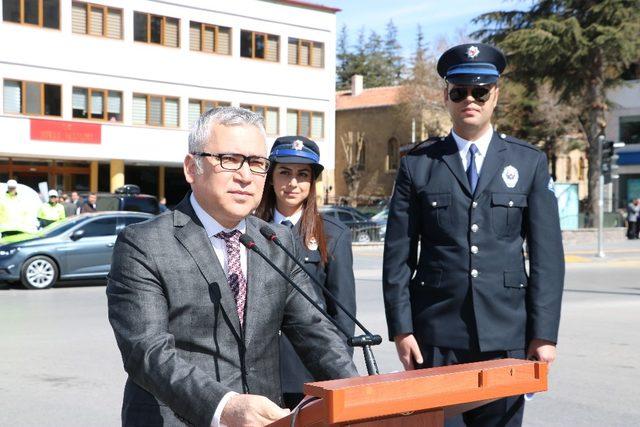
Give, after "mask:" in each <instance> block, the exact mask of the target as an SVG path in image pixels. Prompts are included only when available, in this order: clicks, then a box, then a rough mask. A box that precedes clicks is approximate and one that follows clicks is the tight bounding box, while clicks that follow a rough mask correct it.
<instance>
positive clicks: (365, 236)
mask: <svg viewBox="0 0 640 427" xmlns="http://www.w3.org/2000/svg"><path fill="white" fill-rule="evenodd" d="M357 240H358V243H369V242H370V241H371V237H370V236H369V233H367V232H366V231H361V232H360V233H358V238H357Z"/></svg>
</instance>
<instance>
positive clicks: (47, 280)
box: [20, 256, 58, 289]
mask: <svg viewBox="0 0 640 427" xmlns="http://www.w3.org/2000/svg"><path fill="white" fill-rule="evenodd" d="M57 279H58V266H57V265H56V263H55V262H54V261H53V260H52V259H51V258H49V257H46V256H35V257H33V258H29V259H28V260H27V261H25V263H24V265H23V266H22V272H21V274H20V281H21V282H22V285H23V286H24V287H25V288H27V289H47V288H50V287H52V286H53V285H54V284H55V283H56V280H57Z"/></svg>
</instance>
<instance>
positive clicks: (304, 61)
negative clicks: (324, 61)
mask: <svg viewBox="0 0 640 427" xmlns="http://www.w3.org/2000/svg"><path fill="white" fill-rule="evenodd" d="M309 45H310V43H309V42H302V43H301V44H300V65H309Z"/></svg>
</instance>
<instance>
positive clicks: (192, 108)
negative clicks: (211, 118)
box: [189, 100, 200, 126]
mask: <svg viewBox="0 0 640 427" xmlns="http://www.w3.org/2000/svg"><path fill="white" fill-rule="evenodd" d="M199 117H200V101H194V100H189V126H191V125H193V124H194V123H195V122H196V120H198V118H199Z"/></svg>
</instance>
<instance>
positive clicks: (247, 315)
mask: <svg viewBox="0 0 640 427" xmlns="http://www.w3.org/2000/svg"><path fill="white" fill-rule="evenodd" d="M266 154H267V151H266V138H265V131H264V125H263V122H262V118H261V116H259V115H257V114H254V113H252V112H250V111H247V110H244V109H240V108H234V107H225V108H219V109H214V110H210V111H208V112H206V113H204V114H203V115H202V116H201V117H200V119H199V120H198V121H197V122H196V124H195V125H194V127H193V128H192V130H191V133H190V135H189V154H187V156H186V157H185V160H184V173H185V177H186V180H187V182H188V183H189V184H190V185H191V190H192V193H191V194H190V195H188V196H187V197H185V199H184V200H183V201H182V202H181V203H180V204H179V205H178V206H177V207H176V209H175V211H173V212H169V213H165V214H163V215H160V216H158V217H156V218H154V219H152V220H150V221H147V222H144V223H140V224H136V225H133V226H130V227H127V228H126V229H125V230H124V231H123V232H122V233H121V234H120V236H119V237H118V241H117V243H116V246H115V249H114V257H113V264H112V266H111V272H110V274H109V282H108V285H107V297H108V303H109V321H110V322H111V325H112V327H113V330H114V332H115V336H116V340H117V342H118V346H119V348H120V351H121V353H122V358H123V362H124V369H125V371H126V372H127V374H128V375H129V378H128V380H127V383H126V385H125V391H124V401H123V408H122V422H123V425H132V426H133V425H143V424H144V425H154V426H155V425H183V423H187V424H191V425H197V426H210V425H212V426H217V425H227V426H240V425H252V426H254V425H265V424H268V423H270V422H272V421H274V420H276V419H279V418H281V417H283V416H285V415H287V413H288V410H284V409H281V408H280V407H279V406H278V405H279V404H281V387H280V376H279V369H278V367H279V350H278V349H279V347H278V331H279V330H281V331H282V333H284V334H286V336H287V337H288V338H289V340H290V341H291V342H292V344H293V345H294V347H295V348H296V350H297V352H298V353H299V354H300V355H301V357H302V360H303V362H304V363H305V365H306V366H307V368H308V369H309V370H310V371H311V372H312V373H313V374H314V376H315V378H318V379H334V378H344V377H349V376H354V375H357V371H356V369H355V366H354V365H353V362H352V361H351V358H350V357H349V353H348V352H347V348H346V346H345V344H344V343H343V342H344V341H343V340H342V339H341V338H340V337H339V336H338V332H337V330H336V329H335V328H334V327H333V325H331V323H329V322H328V321H327V320H326V319H324V318H323V317H321V315H320V314H318V313H317V312H316V311H315V309H314V308H313V307H312V306H311V304H309V303H308V301H306V300H305V299H304V298H303V297H302V296H301V295H300V294H298V293H297V292H296V291H295V290H294V289H293V288H292V287H291V286H290V285H288V284H287V283H286V282H285V281H284V280H283V279H282V278H281V277H280V276H279V275H278V274H277V273H276V272H275V271H273V270H272V269H271V268H270V267H269V266H268V264H267V263H266V262H264V260H263V259H261V258H260V257H259V256H258V255H257V254H255V253H253V252H250V251H247V250H246V249H245V248H244V247H241V245H240V244H239V241H238V239H239V236H240V234H241V233H246V234H248V235H250V236H251V237H252V238H253V239H254V240H255V241H256V243H257V245H258V246H259V247H260V248H261V249H262V250H263V251H264V252H266V254H267V256H268V257H269V258H270V259H271V260H272V261H273V262H274V263H275V264H276V265H278V266H279V267H280V268H281V269H282V270H284V271H285V272H286V274H287V275H289V276H290V277H291V278H292V279H293V281H294V282H295V283H297V284H299V286H300V287H302V288H303V289H305V290H306V291H307V292H309V293H311V294H313V295H316V294H314V290H313V287H312V286H311V285H310V281H309V278H308V277H307V276H306V274H305V273H304V272H302V271H301V270H300V269H299V268H298V267H297V266H295V264H294V263H293V261H291V260H289V259H287V258H286V257H285V256H284V254H283V253H282V251H280V250H279V249H278V248H274V246H271V245H269V244H268V242H267V241H266V239H264V238H263V237H262V236H261V234H260V232H259V229H260V227H261V226H262V225H263V224H265V223H264V222H263V221H261V220H259V219H257V218H256V217H253V216H250V214H251V212H252V211H253V210H254V209H255V208H256V206H257V205H258V203H259V202H260V199H261V197H262V190H263V186H264V181H265V176H266V171H267V169H268V167H269V160H268V159H267V158H266ZM271 227H273V228H274V229H275V230H276V232H277V234H278V237H279V238H280V239H281V240H282V241H283V242H285V244H287V246H289V247H290V248H292V249H293V250H296V251H297V248H296V243H295V239H294V238H293V235H292V234H291V231H290V230H288V229H286V228H285V227H281V226H275V225H271Z"/></svg>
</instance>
